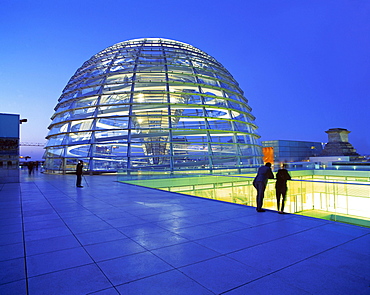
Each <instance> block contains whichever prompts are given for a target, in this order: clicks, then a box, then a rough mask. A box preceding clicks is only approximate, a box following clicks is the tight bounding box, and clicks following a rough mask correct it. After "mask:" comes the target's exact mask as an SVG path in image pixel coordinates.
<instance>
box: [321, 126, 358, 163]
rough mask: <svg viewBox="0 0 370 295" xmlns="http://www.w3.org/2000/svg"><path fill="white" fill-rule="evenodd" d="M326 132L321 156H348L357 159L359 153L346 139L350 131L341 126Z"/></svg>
mask: <svg viewBox="0 0 370 295" xmlns="http://www.w3.org/2000/svg"><path fill="white" fill-rule="evenodd" d="M325 132H326V133H327V134H328V143H327V144H326V145H325V147H324V150H323V151H322V153H321V155H320V156H321V157H330V156H348V157H350V161H351V160H358V159H359V157H360V155H359V154H358V153H357V152H356V150H355V149H354V147H353V146H352V144H350V143H349V141H348V134H349V133H350V132H351V131H348V130H347V129H343V128H331V129H329V130H327V131H325Z"/></svg>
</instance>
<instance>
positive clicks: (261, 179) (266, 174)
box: [253, 162, 274, 212]
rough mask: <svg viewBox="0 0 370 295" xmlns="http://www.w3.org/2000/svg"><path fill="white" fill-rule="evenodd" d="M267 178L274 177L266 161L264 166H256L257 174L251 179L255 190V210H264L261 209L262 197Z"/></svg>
mask: <svg viewBox="0 0 370 295" xmlns="http://www.w3.org/2000/svg"><path fill="white" fill-rule="evenodd" d="M269 179H274V174H273V173H272V170H271V163H269V162H267V163H266V164H265V166H261V167H260V168H258V172H257V176H256V177H255V178H254V180H253V186H254V187H255V188H256V190H257V197H256V198H257V208H256V210H257V212H265V211H266V210H264V209H262V206H263V198H264V196H265V189H266V186H267V182H268V180H269Z"/></svg>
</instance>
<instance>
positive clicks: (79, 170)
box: [76, 160, 84, 187]
mask: <svg viewBox="0 0 370 295" xmlns="http://www.w3.org/2000/svg"><path fill="white" fill-rule="evenodd" d="M83 167H84V162H83V161H82V160H79V161H78V164H77V166H76V175H77V181H76V186H77V187H83V186H82V185H81V180H82V173H83V171H82V170H83Z"/></svg>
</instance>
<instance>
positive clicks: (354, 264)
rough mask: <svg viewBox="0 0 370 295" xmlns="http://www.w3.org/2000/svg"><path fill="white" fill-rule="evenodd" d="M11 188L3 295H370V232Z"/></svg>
mask: <svg viewBox="0 0 370 295" xmlns="http://www.w3.org/2000/svg"><path fill="white" fill-rule="evenodd" d="M85 179H86V180H87V182H88V185H87V183H85V187H84V188H76V187H75V176H74V175H44V174H41V173H36V174H34V175H32V176H28V175H27V173H26V172H22V175H21V183H10V184H0V294H2V295H4V294H16V295H19V294H48V295H50V294H58V295H60V294H135V295H136V294H166V295H167V294H187V295H189V294H191V295H192V294H229V295H231V294H233V295H235V294H243V295H244V294H346V295H347V294H370V229H369V228H363V227H357V226H351V225H346V224H341V223H335V222H331V221H326V220H320V219H314V218H310V217H304V216H297V215H292V214H285V215H280V214H277V213H276V212H274V211H267V212H264V213H257V212H256V211H255V208H252V207H246V206H240V205H235V204H228V203H223V202H218V201H213V200H208V199H201V198H197V197H191V196H186V195H180V194H175V193H170V192H164V191H159V190H154V189H150V188H143V187H137V186H132V185H128V184H122V183H118V182H116V177H115V176H86V177H85Z"/></svg>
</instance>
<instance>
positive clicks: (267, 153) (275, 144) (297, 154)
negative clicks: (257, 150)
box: [262, 140, 322, 165]
mask: <svg viewBox="0 0 370 295" xmlns="http://www.w3.org/2000/svg"><path fill="white" fill-rule="evenodd" d="M262 147H263V148H262V149H263V154H264V162H271V163H274V164H275V165H277V164H279V163H288V162H301V161H308V160H309V158H310V157H315V156H318V155H320V154H321V152H322V143H321V142H312V141H294V140H268V141H262Z"/></svg>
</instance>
